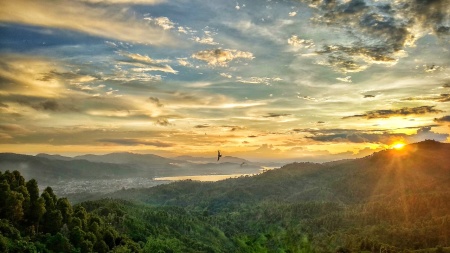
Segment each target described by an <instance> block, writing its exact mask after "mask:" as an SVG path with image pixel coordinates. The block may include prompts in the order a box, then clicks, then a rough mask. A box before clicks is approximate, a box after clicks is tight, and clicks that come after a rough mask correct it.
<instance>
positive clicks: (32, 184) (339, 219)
mask: <svg viewBox="0 0 450 253" xmlns="http://www.w3.org/2000/svg"><path fill="white" fill-rule="evenodd" d="M449 146H450V145H449V144H442V143H438V142H433V141H425V142H422V143H418V144H413V145H408V146H407V147H406V148H405V149H403V150H387V151H382V152H379V153H377V154H374V155H372V156H369V157H365V158H362V159H357V160H346V161H339V162H331V163H325V164H313V163H294V164H289V165H286V166H284V167H282V168H281V169H278V170H273V171H268V172H265V173H262V174H260V175H257V176H254V177H241V178H238V179H229V180H224V181H220V182H216V183H201V182H194V181H182V182H177V183H172V184H168V185H160V186H157V187H152V188H148V189H130V190H123V191H119V192H116V193H114V194H111V195H110V196H109V198H107V199H102V200H95V201H85V202H82V203H79V204H76V205H74V206H72V205H71V204H70V203H69V201H68V200H67V199H65V198H58V197H57V196H55V194H53V191H52V189H51V188H49V187H47V188H46V189H44V191H42V192H40V191H39V190H38V185H37V182H36V181H35V180H29V181H27V182H26V181H25V180H24V178H23V177H22V176H21V175H20V173H19V172H17V171H14V172H9V171H8V172H4V173H1V174H0V195H1V196H0V252H450V147H449ZM119 198H120V199H119Z"/></svg>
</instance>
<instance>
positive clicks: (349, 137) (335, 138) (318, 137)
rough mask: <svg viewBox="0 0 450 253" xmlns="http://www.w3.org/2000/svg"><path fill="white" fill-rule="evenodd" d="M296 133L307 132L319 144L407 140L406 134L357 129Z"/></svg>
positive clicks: (307, 130) (301, 130) (388, 142)
mask: <svg viewBox="0 0 450 253" xmlns="http://www.w3.org/2000/svg"><path fill="white" fill-rule="evenodd" d="M293 131H295V132H306V133H309V134H312V136H306V138H307V139H312V140H315V141H319V142H350V143H366V142H372V143H384V144H390V143H392V142H393V141H394V140H398V139H403V138H405V136H406V134H395V133H394V134H391V133H387V132H382V131H374V132H370V131H369V132H368V131H361V130H356V129H322V130H312V129H293Z"/></svg>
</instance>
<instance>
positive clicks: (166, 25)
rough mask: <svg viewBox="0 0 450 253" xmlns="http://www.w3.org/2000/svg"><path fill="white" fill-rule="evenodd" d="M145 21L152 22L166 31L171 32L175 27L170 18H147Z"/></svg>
mask: <svg viewBox="0 0 450 253" xmlns="http://www.w3.org/2000/svg"><path fill="white" fill-rule="evenodd" d="M144 20H147V21H150V22H152V23H154V24H156V25H158V26H160V27H161V28H162V29H164V30H170V29H172V28H174V27H175V23H174V22H172V21H170V19H169V18H168V17H157V18H152V17H146V18H144Z"/></svg>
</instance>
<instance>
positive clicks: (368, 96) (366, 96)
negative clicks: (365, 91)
mask: <svg viewBox="0 0 450 253" xmlns="http://www.w3.org/2000/svg"><path fill="white" fill-rule="evenodd" d="M374 97H375V96H374V95H364V98H374Z"/></svg>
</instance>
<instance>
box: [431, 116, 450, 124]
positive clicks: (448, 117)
mask: <svg viewBox="0 0 450 253" xmlns="http://www.w3.org/2000/svg"><path fill="white" fill-rule="evenodd" d="M434 121H436V122H439V123H442V122H450V115H447V116H444V117H441V118H435V119H434Z"/></svg>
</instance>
